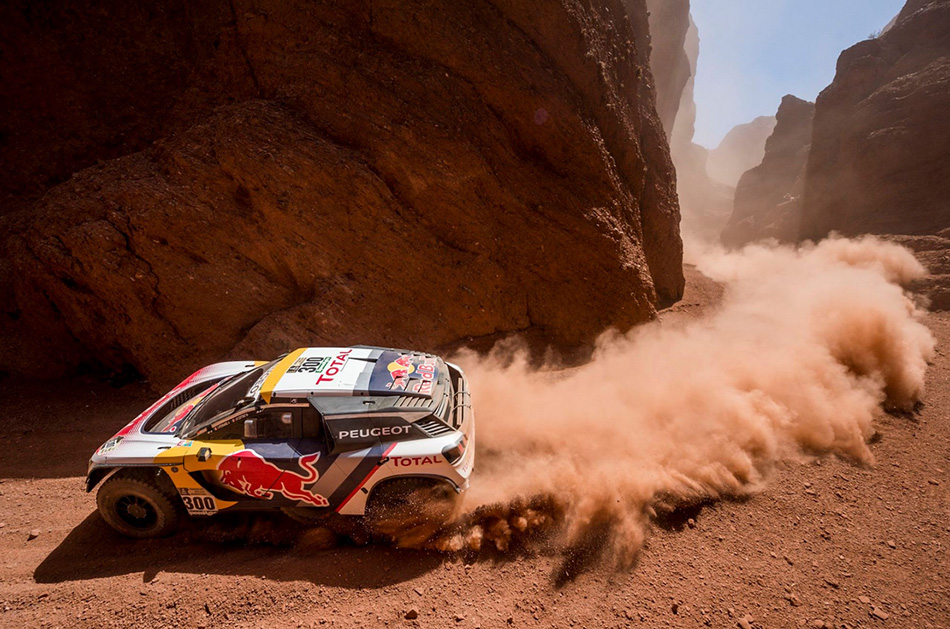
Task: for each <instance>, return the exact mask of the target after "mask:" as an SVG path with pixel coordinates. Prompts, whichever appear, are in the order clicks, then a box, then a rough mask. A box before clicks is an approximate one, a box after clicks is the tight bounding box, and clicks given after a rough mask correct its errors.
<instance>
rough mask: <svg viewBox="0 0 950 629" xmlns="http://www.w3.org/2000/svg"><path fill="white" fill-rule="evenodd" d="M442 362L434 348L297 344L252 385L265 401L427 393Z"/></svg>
mask: <svg viewBox="0 0 950 629" xmlns="http://www.w3.org/2000/svg"><path fill="white" fill-rule="evenodd" d="M444 369H445V363H444V362H442V360H441V359H440V358H439V357H438V356H435V355H433V354H427V353H425V352H414V351H410V350H395V349H388V348H381V347H365V346H353V347H302V348H300V349H297V350H295V351H293V352H291V353H289V354H287V355H286V356H284V357H283V358H282V359H281V360H279V361H278V362H277V363H276V364H275V365H274V366H273V367H271V368H270V369H268V370H267V371H266V372H264V374H263V375H262V376H261V378H260V379H259V380H258V381H257V382H256V383H255V384H254V385H253V386H252V387H251V390H250V391H249V393H250V394H252V395H255V396H259V397H260V398H261V399H263V400H264V401H265V402H266V403H271V402H276V401H278V400H279V399H288V398H296V399H299V398H320V397H353V396H375V397H378V396H409V397H419V398H429V399H431V397H432V393H433V388H434V385H435V383H436V382H438V380H439V374H440V373H441V372H442V370H444Z"/></svg>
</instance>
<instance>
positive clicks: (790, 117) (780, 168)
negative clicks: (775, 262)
mask: <svg viewBox="0 0 950 629" xmlns="http://www.w3.org/2000/svg"><path fill="white" fill-rule="evenodd" d="M814 116H815V104H814V103H810V102H808V101H804V100H801V99H799V98H795V97H794V96H786V97H785V98H783V99H782V104H781V105H780V106H779V108H778V113H776V114H775V119H776V123H775V130H774V131H773V132H772V135H770V136H769V139H768V140H766V142H765V156H764V157H763V158H762V163H761V164H759V165H758V166H756V167H755V168H753V169H751V170H748V171H746V173H745V174H743V175H742V177H741V178H740V179H739V185H738V186H737V187H736V196H735V209H734V210H733V213H732V216H731V217H730V218H729V224H728V225H727V226H726V228H725V229H724V230H723V233H722V242H723V244H725V245H727V246H732V247H738V246H741V245H744V244H746V243H748V242H751V241H753V240H760V239H763V238H775V239H777V240H779V241H780V242H796V241H797V240H798V236H799V230H800V224H801V213H802V209H801V204H802V194H803V193H804V188H805V167H806V166H807V164H808V153H809V146H810V143H811V135H812V120H813V119H814Z"/></svg>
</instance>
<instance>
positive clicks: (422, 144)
mask: <svg viewBox="0 0 950 629" xmlns="http://www.w3.org/2000/svg"><path fill="white" fill-rule="evenodd" d="M626 5H627V7H626V8H625V7H624V4H623V3H621V2H620V0H595V1H591V2H580V1H574V0H563V1H560V2H558V1H553V0H550V1H541V0H537V1H534V0H533V1H530V2H512V1H510V0H494V1H493V2H485V3H480V4H476V5H472V4H469V3H457V2H447V1H446V2H424V1H419V2H412V1H409V2H407V1H400V2H372V3H369V2H330V3H321V4H317V5H314V4H312V3H305V2H293V1H287V2H278V1H275V0H260V1H244V2H242V1H240V0H236V1H235V2H233V3H202V5H201V7H200V9H199V8H197V7H195V6H194V5H192V4H191V3H182V2H172V1H167V2H158V3H151V4H149V5H134V4H128V3H112V4H109V3H107V4H106V5H103V6H100V7H98V8H96V9H95V10H93V9H90V8H88V7H87V6H86V5H85V4H84V3H71V2H66V1H63V2H55V3H52V4H49V5H44V7H43V8H42V10H38V9H36V8H35V7H34V6H33V5H32V4H31V3H25V2H24V3H22V4H21V5H12V6H11V5H8V6H7V7H6V8H5V9H4V11H5V12H6V14H7V17H8V18H11V19H6V20H4V21H3V26H0V29H2V30H3V35H4V38H3V40H4V41H11V38H12V37H13V36H14V35H16V36H17V37H19V39H18V40H17V41H19V50H18V52H17V54H16V55H7V54H5V55H4V56H3V57H2V58H0V69H2V73H3V77H4V78H5V79H6V78H7V77H11V79H10V80H9V81H7V80H5V81H4V87H3V89H4V90H5V93H4V97H5V100H6V101H7V102H14V103H16V106H14V107H12V108H11V109H9V110H7V112H6V113H4V114H2V115H3V116H4V119H3V121H2V125H3V126H2V128H3V129H4V133H5V134H6V135H5V136H4V137H5V141H4V143H3V145H2V149H3V153H2V157H0V160H2V163H3V164H5V165H8V166H9V167H11V168H14V169H16V168H18V167H19V166H20V165H22V166H23V168H22V172H23V173H24V175H23V177H22V178H20V179H19V180H17V181H16V182H15V183H14V184H12V185H11V186H10V187H9V188H8V189H7V190H6V193H7V199H8V201H10V202H9V203H8V204H7V207H8V208H14V209H16V210H17V211H14V212H9V213H8V214H7V215H6V216H5V217H4V218H3V219H2V220H3V233H4V234H5V241H4V244H3V251H4V255H3V257H2V259H0V289H2V290H3V292H4V296H5V299H4V311H3V313H2V314H0V318H2V323H0V334H2V339H3V340H2V342H0V368H2V369H5V370H15V371H25V372H29V373H34V374H45V375H51V374H55V373H62V372H64V371H68V370H70V369H73V368H75V367H76V366H77V365H79V364H81V363H83V362H96V363H102V364H105V365H107V366H110V367H118V366H121V365H124V364H131V365H133V366H134V367H136V368H137V369H138V370H140V371H141V372H142V373H144V374H145V375H147V376H148V377H149V378H151V379H152V380H153V381H156V382H157V383H166V382H168V381H171V380H174V379H175V378H178V377H180V375H181V374H182V373H184V372H186V371H187V370H188V369H190V368H191V367H193V366H194V365H198V364H201V363H205V362H208V361H211V360H215V359H218V358H220V357H222V356H225V355H229V354H230V355H234V356H237V355H240V356H255V357H264V358H266V357H268V356H271V355H274V354H275V353H277V352H279V351H282V350H284V349H286V348H288V347H293V346H298V345H303V344H322V343H328V344H330V343H356V342H364V343H377V344H389V345H397V346H419V347H426V348H438V347H442V346H445V345H448V344H452V343H457V342H459V341H463V340H465V339H467V338H472V337H495V336H501V335H504V334H508V333H513V332H518V331H533V332H536V333H539V335H540V336H542V337H543V338H545V339H547V340H548V341H549V342H550V343H551V344H552V345H554V346H556V347H560V348H572V347H576V346H579V345H583V344H586V343H588V342H590V341H591V340H592V339H593V338H594V337H595V336H596V335H597V334H599V333H600V332H601V331H602V330H604V329H605V328H608V327H611V326H616V327H619V328H622V329H623V328H628V327H630V326H632V325H634V324H636V323H639V322H642V321H645V320H647V319H649V318H651V317H652V316H653V315H654V312H655V304H656V303H657V302H658V301H669V300H673V299H677V298H678V297H679V296H680V295H681V293H682V288H683V276H682V269H681V260H682V245H681V241H680V238H679V232H678V225H679V212H678V207H677V203H676V199H675V188H674V181H673V172H672V165H671V162H670V157H669V152H668V149H667V145H666V140H665V137H664V132H663V129H662V127H661V124H660V121H659V119H658V117H657V114H656V109H655V94H654V91H653V87H652V77H651V74H650V70H649V67H648V49H647V46H646V42H647V26H646V20H647V16H646V10H645V7H644V5H643V2H642V0H634V1H629V2H627V3H626ZM97 25H101V27H100V26H97ZM8 29H9V31H10V37H7V36H6V35H7V32H6V31H7V30H8ZM77 29H78V32H77ZM64 34H66V35H68V36H66V37H65V38H64ZM64 41H65V42H67V43H69V44H70V45H69V46H65V47H64V45H63V42H64ZM63 77H67V78H68V80H65V79H64V78H63ZM101 86H108V89H106V91H105V92H101V91H99V88H100V87H101ZM45 100H48V101H49V103H46V102H44V101H45ZM57 102H69V103H78V105H77V107H76V110H75V111H60V109H58V108H57V107H55V106H53V105H52V103H57ZM34 103H38V104H34ZM31 110H32V112H33V113H31ZM85 166H88V167H87V168H85V169H84V170H81V171H80V172H78V173H76V174H74V175H72V173H73V171H74V170H76V169H79V168H83V167H85ZM70 175H72V177H71V178H70ZM60 181H63V183H58V182H60ZM57 183H58V185H54V184H57ZM50 186H53V187H50ZM40 195H42V197H41V198H39V199H38V200H35V199H37V197H39V196H40Z"/></svg>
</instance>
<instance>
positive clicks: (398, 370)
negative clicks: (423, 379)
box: [386, 356, 415, 380]
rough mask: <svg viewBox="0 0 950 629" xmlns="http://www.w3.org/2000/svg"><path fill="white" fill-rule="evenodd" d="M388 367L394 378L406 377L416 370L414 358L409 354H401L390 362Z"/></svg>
mask: <svg viewBox="0 0 950 629" xmlns="http://www.w3.org/2000/svg"><path fill="white" fill-rule="evenodd" d="M386 368H387V369H389V375H391V376H392V378H393V380H398V379H400V378H405V377H406V376H408V375H409V374H411V373H412V372H413V371H415V367H413V365H412V358H411V357H409V356H400V357H399V358H397V359H396V360H394V361H392V362H391V363H389V364H388V365H387V366H386Z"/></svg>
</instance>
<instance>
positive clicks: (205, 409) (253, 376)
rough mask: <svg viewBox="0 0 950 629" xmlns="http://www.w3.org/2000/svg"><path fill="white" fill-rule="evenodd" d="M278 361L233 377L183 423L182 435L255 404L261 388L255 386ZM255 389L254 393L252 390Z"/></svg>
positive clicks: (206, 398)
mask: <svg viewBox="0 0 950 629" xmlns="http://www.w3.org/2000/svg"><path fill="white" fill-rule="evenodd" d="M277 362H278V361H276V360H275V361H272V362H270V363H267V364H266V365H263V366H261V367H257V368H256V369H252V370H250V371H248V372H246V373H241V374H237V375H235V376H232V377H231V379H229V380H225V381H224V382H222V383H221V384H220V385H219V386H218V388H217V389H216V390H215V391H214V392H213V393H211V394H210V395H208V396H207V397H205V398H204V399H203V400H201V401H200V402H199V403H198V404H197V405H196V406H195V408H194V409H193V410H192V411H191V414H190V415H189V416H188V417H187V419H185V421H183V422H182V423H181V427H182V428H181V434H183V435H188V434H192V433H194V432H195V430H197V429H198V428H201V427H202V426H207V425H208V424H211V423H214V421H215V420H217V419H221V418H224V417H227V416H229V415H232V414H233V413H235V412H237V411H238V410H240V409H242V408H244V407H245V406H250V405H251V404H253V403H254V399H255V397H256V395H255V394H256V392H257V390H259V389H260V387H259V386H256V387H255V386H254V385H255V384H256V383H257V382H258V381H259V380H260V379H261V378H263V377H264V376H265V374H266V373H267V372H268V371H270V368H271V367H273V366H274V365H276V364H277ZM252 389H254V391H253V392H252V391H251V390H252Z"/></svg>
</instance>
